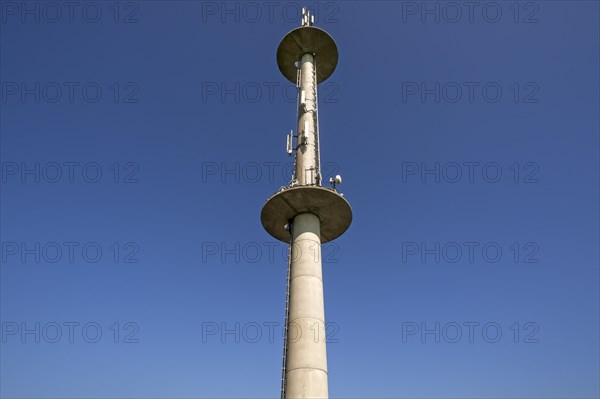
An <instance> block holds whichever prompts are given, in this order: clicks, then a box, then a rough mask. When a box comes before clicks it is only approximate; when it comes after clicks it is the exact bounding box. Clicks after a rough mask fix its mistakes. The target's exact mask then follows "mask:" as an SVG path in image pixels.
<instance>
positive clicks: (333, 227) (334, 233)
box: [260, 186, 352, 243]
mask: <svg viewBox="0 0 600 399" xmlns="http://www.w3.org/2000/svg"><path fill="white" fill-rule="evenodd" d="M300 213H312V214H314V215H317V216H318V217H319V219H320V220H321V243H326V242H329V241H333V240H335V239H336V238H338V237H339V236H341V235H342V234H343V233H344V232H345V231H346V230H348V227H350V224H351V223H352V208H351V207H350V204H349V203H348V201H346V199H345V198H344V197H342V196H341V195H340V194H338V193H337V192H336V191H334V190H332V189H328V188H323V187H316V186H301V187H294V188H290V189H287V190H284V191H280V192H278V193H277V194H275V195H273V196H272V197H271V198H269V199H268V200H267V203H266V204H265V206H263V209H262V212H261V214H260V220H261V222H262V225H263V227H264V228H265V230H267V232H268V233H269V234H270V235H272V236H273V237H275V238H276V239H278V240H280V241H283V242H289V241H290V233H289V232H288V231H287V230H286V229H285V225H286V224H288V223H289V222H290V221H291V220H292V219H293V218H294V217H295V216H296V215H298V214H300Z"/></svg>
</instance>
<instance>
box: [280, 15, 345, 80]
mask: <svg viewBox="0 0 600 399" xmlns="http://www.w3.org/2000/svg"><path fill="white" fill-rule="evenodd" d="M306 53H313V54H316V56H317V59H316V63H317V83H321V82H323V81H324V80H326V79H327V78H328V77H330V76H331V74H332V73H333V71H334V70H335V67H336V66H337V62H338V50H337V46H336V44H335V41H334V40H333V38H332V37H331V36H329V33H327V32H325V31H324V30H323V29H319V28H315V27H314V26H303V27H300V28H297V29H294V30H293V31H291V32H289V33H288V34H287V35H285V37H284V38H283V40H281V43H279V47H278V48H277V65H279V70H280V71H281V73H282V74H283V76H285V77H286V78H287V79H288V80H289V81H291V82H292V83H294V84H296V61H300V59H301V58H302V56H303V55H304V54H306Z"/></svg>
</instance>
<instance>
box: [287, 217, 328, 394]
mask: <svg viewBox="0 0 600 399" xmlns="http://www.w3.org/2000/svg"><path fill="white" fill-rule="evenodd" d="M292 242H293V244H292V254H291V257H292V259H291V261H292V262H291V267H290V276H289V279H290V281H289V303H290V307H289V315H288V327H287V328H288V332H287V358H286V364H285V373H286V375H285V382H286V386H285V397H286V398H326V397H327V396H328V386H327V350H326V347H325V306H324V303H323V274H322V270H321V240H320V238H319V218H318V217H317V216H315V215H313V214H310V213H302V214H300V215H298V216H296V217H295V218H294V221H293V222H292Z"/></svg>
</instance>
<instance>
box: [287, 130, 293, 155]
mask: <svg viewBox="0 0 600 399" xmlns="http://www.w3.org/2000/svg"><path fill="white" fill-rule="evenodd" d="M293 140H294V131H293V130H290V132H289V133H288V135H287V146H286V150H287V153H288V155H289V156H292V149H293V143H292V142H293Z"/></svg>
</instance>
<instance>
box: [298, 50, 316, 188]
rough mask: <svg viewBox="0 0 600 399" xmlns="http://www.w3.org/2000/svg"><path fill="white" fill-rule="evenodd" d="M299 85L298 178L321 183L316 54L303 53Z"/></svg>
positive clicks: (302, 180)
mask: <svg viewBox="0 0 600 399" xmlns="http://www.w3.org/2000/svg"><path fill="white" fill-rule="evenodd" d="M299 62H300V65H299V66H300V68H299V71H298V74H299V79H298V81H299V82H298V83H299V88H298V97H299V98H298V130H297V132H298V141H297V142H298V145H297V147H296V170H295V178H296V180H297V181H298V184H299V185H301V186H307V185H309V186H310V185H317V186H320V185H321V171H320V165H319V141H318V140H319V137H318V132H317V123H318V119H317V117H318V115H317V108H318V104H317V73H316V68H315V57H314V56H313V54H310V53H306V54H303V55H302V58H301V60H300V61H299Z"/></svg>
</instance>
